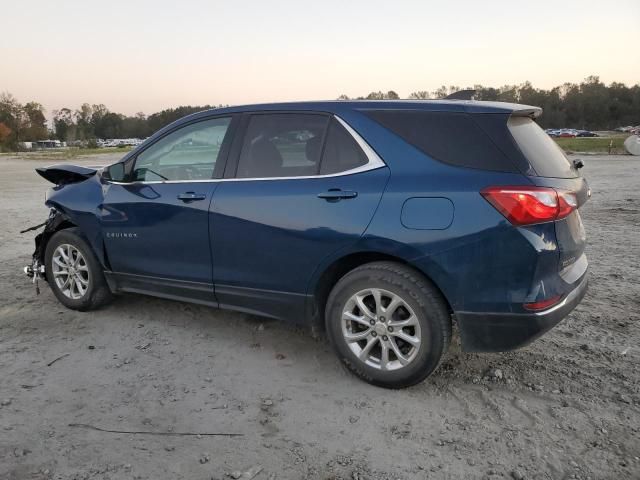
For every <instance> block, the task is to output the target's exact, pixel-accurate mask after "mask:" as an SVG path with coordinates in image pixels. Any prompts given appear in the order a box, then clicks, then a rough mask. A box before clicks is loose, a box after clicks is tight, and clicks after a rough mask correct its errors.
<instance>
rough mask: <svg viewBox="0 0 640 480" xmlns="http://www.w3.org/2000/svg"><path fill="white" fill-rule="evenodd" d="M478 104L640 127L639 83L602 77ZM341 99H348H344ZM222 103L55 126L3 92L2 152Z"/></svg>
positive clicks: (559, 119) (566, 121)
mask: <svg viewBox="0 0 640 480" xmlns="http://www.w3.org/2000/svg"><path fill="white" fill-rule="evenodd" d="M466 88H473V89H475V90H476V94H475V96H474V98H475V100H489V101H500V102H513V103H523V104H527V105H535V106H539V107H542V108H543V109H544V114H543V115H542V116H541V117H540V118H539V120H538V122H539V123H540V125H541V126H542V127H544V128H580V129H588V130H610V129H614V128H616V127H619V126H624V125H638V124H640V84H636V85H632V86H630V87H628V86H626V85H625V84H624V83H619V82H613V83H611V84H609V85H605V84H604V83H603V82H601V81H600V79H599V77H596V76H591V77H588V78H586V79H585V80H584V81H583V82H581V83H579V84H577V83H564V84H563V85H560V86H557V87H554V88H551V89H549V90H545V89H538V88H535V87H533V86H532V85H531V83H529V82H525V83H523V84H521V85H504V86H502V87H499V88H494V87H484V86H482V85H475V86H474V87H466ZM458 90H461V88H460V87H458V86H453V85H452V86H449V87H447V86H442V87H440V88H438V89H437V90H435V91H431V92H430V91H426V90H421V91H416V92H412V93H410V94H409V95H408V97H407V98H409V99H414V100H427V99H438V98H444V97H446V96H447V95H449V94H450V93H453V92H455V91H458ZM400 98H401V97H400V95H399V94H398V93H396V92H395V91H393V90H390V91H388V92H382V91H378V92H371V93H369V94H368V95H366V96H361V97H357V98H356V99H358V100H383V99H391V100H396V99H400ZM338 99H339V100H349V97H347V96H346V95H341V96H340V97H338ZM220 107H222V105H217V106H212V105H201V106H180V107H177V108H168V109H165V110H162V111H160V112H157V113H154V114H151V115H148V116H147V115H145V114H144V113H142V112H140V113H137V114H135V115H132V116H129V115H123V114H121V113H116V112H111V111H110V110H109V109H108V108H107V107H106V106H105V105H103V104H97V105H90V104H88V103H84V104H82V105H81V106H80V108H78V109H76V110H73V109H70V108H62V109H60V110H54V111H53V112H52V114H53V122H52V125H50V126H48V125H47V122H46V116H45V113H46V112H45V110H44V108H43V106H42V105H41V104H40V103H38V102H34V101H32V102H28V103H25V104H24V105H23V104H21V103H20V102H18V100H17V99H16V98H15V97H13V96H12V95H11V94H9V93H3V94H0V150H15V149H17V148H18V147H19V144H20V142H24V141H35V140H43V139H46V138H57V139H58V140H61V141H66V142H74V141H81V142H83V143H85V144H86V143H87V142H89V143H90V142H92V141H95V139H97V138H102V139H108V138H145V137H148V136H149V135H151V134H152V133H153V132H155V131H157V130H158V129H160V128H162V127H164V126H165V125H168V124H169V123H171V122H173V121H174V120H177V119H178V118H181V117H183V116H185V115H188V114H190V113H194V112H198V111H201V110H206V109H210V108H220Z"/></svg>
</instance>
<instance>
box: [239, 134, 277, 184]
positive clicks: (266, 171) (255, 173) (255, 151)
mask: <svg viewBox="0 0 640 480" xmlns="http://www.w3.org/2000/svg"><path fill="white" fill-rule="evenodd" d="M248 163H249V165H248V169H247V170H248V171H249V172H250V176H251V177H277V176H278V175H279V173H278V172H280V171H281V170H282V155H280V152H279V151H278V149H277V148H276V146H275V145H274V144H273V143H271V142H270V141H269V140H268V139H267V138H265V137H261V138H259V139H257V140H256V141H255V142H254V143H253V145H251V150H250V151H249V162H248Z"/></svg>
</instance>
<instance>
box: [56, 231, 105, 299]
mask: <svg viewBox="0 0 640 480" xmlns="http://www.w3.org/2000/svg"><path fill="white" fill-rule="evenodd" d="M45 272H46V276H47V282H48V283H49V286H50V287H51V290H53V293H54V295H55V296H56V298H57V299H58V300H59V301H60V303H62V304H63V305H64V306H65V307H67V308H71V309H73V310H92V309H95V308H98V307H99V306H101V305H103V304H105V303H106V302H107V301H109V300H110V299H111V292H110V290H109V287H108V285H107V282H106V280H105V278H104V274H103V273H102V268H101V266H100V263H99V262H98V260H97V259H96V257H95V255H94V254H93V251H92V250H91V247H90V246H89V244H88V243H87V242H86V241H85V240H84V239H83V238H82V237H81V236H80V235H78V233H77V230H76V229H75V228H70V229H65V230H60V231H58V232H56V233H55V234H54V235H53V236H52V237H51V239H50V240H49V243H48V244H47V249H46V251H45Z"/></svg>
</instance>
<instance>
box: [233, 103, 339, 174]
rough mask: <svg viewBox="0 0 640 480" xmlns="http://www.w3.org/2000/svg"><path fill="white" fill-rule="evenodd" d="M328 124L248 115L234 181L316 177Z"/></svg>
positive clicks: (320, 118)
mask: <svg viewBox="0 0 640 480" xmlns="http://www.w3.org/2000/svg"><path fill="white" fill-rule="evenodd" d="M328 123H329V118H328V117H327V116H325V115H313V114H297V113H283V114H260V115H252V116H251V118H250V120H249V125H248V126H247V131H246V133H245V136H244V140H243V143H242V150H241V152H240V159H239V161H238V173H237V177H238V178H273V177H300V176H309V175H317V174H318V171H319V169H320V154H321V152H322V142H323V140H324V135H325V131H326V129H327V124H328Z"/></svg>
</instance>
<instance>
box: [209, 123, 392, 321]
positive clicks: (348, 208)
mask: <svg viewBox="0 0 640 480" xmlns="http://www.w3.org/2000/svg"><path fill="white" fill-rule="evenodd" d="M244 123H245V125H244V128H243V135H237V137H238V138H237V144H236V143H235V142H234V147H233V151H232V157H233V158H235V163H236V166H235V168H234V172H232V173H233V177H234V178H231V179H225V180H223V181H221V183H220V185H219V186H218V188H217V190H216V192H215V195H214V200H213V202H212V207H211V215H212V221H211V222H210V228H211V238H212V251H213V258H214V271H213V278H214V283H215V290H216V297H217V298H218V301H219V302H220V305H221V306H228V307H233V308H236V309H241V310H245V311H250V312H256V313H260V314H264V315H270V316H273V317H278V318H289V319H293V320H294V321H295V320H299V321H302V319H303V318H304V317H303V316H304V303H305V298H306V297H305V294H306V289H307V285H308V282H309V279H310V277H311V274H312V273H313V272H314V270H315V268H316V267H317V266H318V264H319V263H320V262H321V261H322V259H324V258H325V257H326V256H328V255H330V254H332V253H333V252H335V251H337V250H339V249H341V248H344V247H347V246H349V245H351V244H352V243H354V242H356V241H357V240H358V239H359V238H360V236H361V235H362V233H363V232H364V230H365V229H366V227H367V225H368V224H369V221H370V220H371V217H372V216H373V214H374V212H375V210H376V207H377V205H378V202H379V200H380V196H381V195H382V191H383V189H384V186H385V184H386V181H387V177H388V175H389V170H388V168H387V167H386V166H385V165H384V164H383V163H382V161H381V160H380V159H379V158H378V157H377V155H376V154H375V153H374V152H373V150H371V149H370V147H368V145H366V144H365V143H364V141H363V140H362V139H361V138H360V137H358V136H357V134H356V133H355V132H353V131H350V127H349V126H348V125H346V124H343V123H342V122H341V121H340V120H339V119H337V118H335V117H333V116H330V115H324V114H313V113H268V114H262V113H261V114H248V115H246V118H245V121H244ZM354 135H355V136H354ZM230 160H231V159H230ZM225 176H226V174H225Z"/></svg>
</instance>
